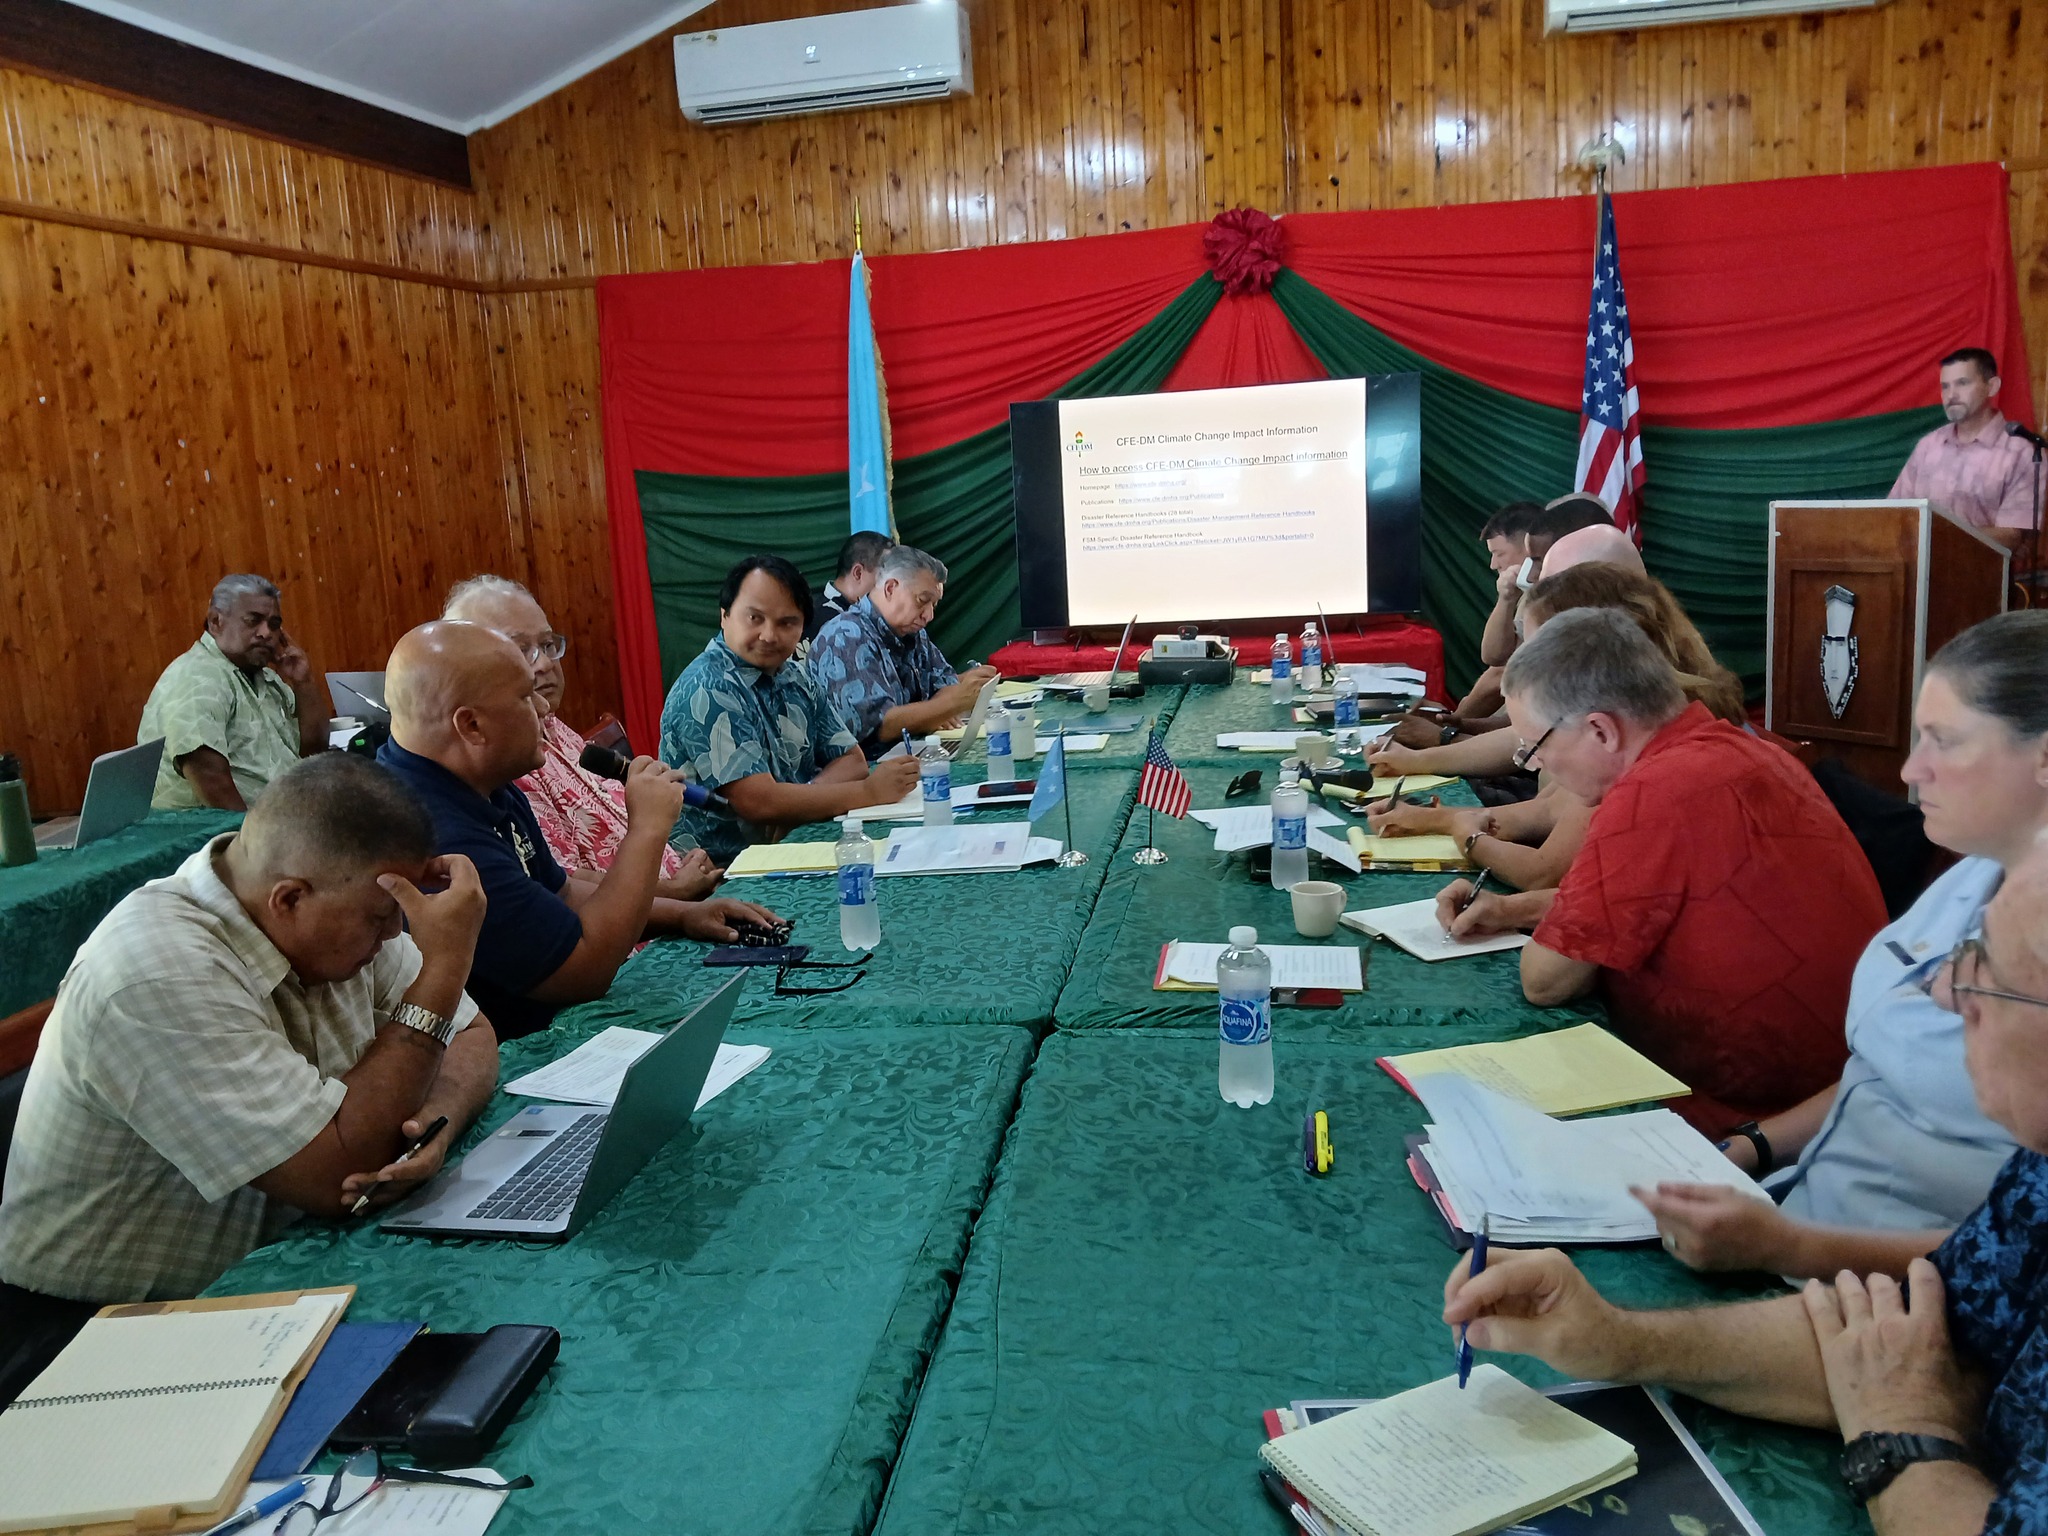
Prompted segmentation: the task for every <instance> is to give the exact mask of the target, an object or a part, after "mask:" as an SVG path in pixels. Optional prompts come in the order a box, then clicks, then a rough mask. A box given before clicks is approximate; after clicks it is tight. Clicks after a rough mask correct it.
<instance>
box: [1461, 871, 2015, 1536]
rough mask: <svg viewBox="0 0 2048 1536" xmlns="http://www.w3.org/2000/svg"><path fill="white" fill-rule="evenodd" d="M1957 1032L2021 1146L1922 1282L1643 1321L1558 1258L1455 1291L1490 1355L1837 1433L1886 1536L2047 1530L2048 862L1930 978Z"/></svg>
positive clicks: (1857, 1491) (1493, 1267)
mask: <svg viewBox="0 0 2048 1536" xmlns="http://www.w3.org/2000/svg"><path fill="white" fill-rule="evenodd" d="M1930 983H1931V992H1932V995H1933V997H1934V999H1935V1001H1936V1002H1938V1003H1941V1004H1942V1005H1943V1006H1944V1007H1949V1008H1953V1009H1954V1010H1955V1011H1956V1012H1958V1013H1959V1014H1961V1016H1962V1019H1963V1030H1964V1049H1965V1052H1966V1056H1967V1060H1968V1064H1969V1069H1970V1080H1971V1083H1972V1084H1973V1085H1974V1086H1975V1088H1976V1093H1977V1100H1978V1103H1979V1104H1980V1105H1981V1106H1982V1107H1983V1110H1984V1112H1985V1114H1987V1115H1988V1116H1990V1117H1991V1119H1993V1120H1994V1121H1996V1122H1997V1123H1998V1124H1999V1125H2001V1126H2003V1127H2004V1128H2005V1129H2006V1130H2007V1131H2009V1132H2011V1133H2012V1135H2013V1138H2014V1139H2015V1140H2016V1141H2017V1142H2018V1143H2019V1148H2020V1149H2019V1150H2018V1151H2016V1152H2014V1153H2013V1155H2012V1157H2011V1159H2010V1160H2009V1161H2008V1162H2007V1163H2006V1165H2005V1167H2004V1169H2003V1170H2002V1171H2001V1172H2000V1173H1999V1175H1998V1179H1997V1182H1996V1183H1994V1184H1993V1185H1992V1188H1991V1194H1990V1196H1989V1198H1987V1199H1986V1200H1985V1202H1984V1204H1983V1205H1981V1206H1979V1207H1978V1208H1977V1210H1976V1211H1975V1212H1974V1213H1972V1214H1971V1216H1970V1217H1969V1218H1968V1219H1967V1220H1965V1221H1964V1222H1963V1224H1962V1225H1961V1226H1960V1227H1958V1228H1957V1229H1956V1230H1955V1232H1954V1233H1953V1234H1952V1235H1951V1236H1950V1237H1949V1239H1948V1240H1947V1241H1946V1242H1945V1243H1943V1244H1942V1245H1941V1247H1940V1248H1938V1249H1937V1250H1936V1251H1935V1253H1934V1255H1933V1257H1932V1259H1915V1260H1914V1261H1913V1263H1912V1265H1911V1267H1910V1269H1909V1270H1908V1272H1907V1284H1906V1285H1905V1286H1901V1285H1899V1284H1898V1283H1897V1282H1896V1281H1894V1280H1891V1279H1889V1278H1887V1277H1885V1276H1883V1275H1872V1276H1870V1277H1869V1278H1868V1279H1867V1280H1866V1279H1863V1278H1859V1277H1858V1276H1857V1275H1855V1274H1853V1273H1851V1272H1849V1271H1847V1270H1844V1271H1843V1272H1842V1273H1841V1274H1839V1275H1837V1276H1836V1277H1835V1282H1834V1284H1833V1285H1832V1286H1828V1285H1824V1284H1823V1283H1822V1282H1821V1281H1819V1280H1809V1281H1808V1282H1807V1284H1806V1288H1805V1290H1804V1291H1803V1292H1802V1293H1801V1294H1800V1295H1797V1296H1784V1297H1779V1298H1777V1299H1775V1300H1771V1301H1757V1302H1746V1303H1741V1304H1738V1305H1735V1306H1727V1307H1697V1308H1693V1309H1691V1310H1688V1311H1678V1312H1632V1311H1626V1310H1624V1309H1622V1308H1619V1307H1616V1306H1613V1305H1612V1304H1610V1303H1609V1302H1607V1301H1606V1300H1605V1299H1603V1298H1602V1297H1601V1296H1600V1294H1599V1293H1598V1292H1597V1291H1595V1290H1594V1289H1593V1287H1592V1286H1591V1284H1589V1283H1588V1282H1587V1280H1586V1279H1585V1277H1584V1276H1583V1275H1581V1274H1580V1273H1579V1271H1578V1270H1577V1269H1576V1268H1575V1267H1574V1266H1573V1264H1572V1262H1571V1260H1570V1259H1568V1258H1566V1257H1565V1255H1563V1254H1562V1253H1559V1252H1557V1251H1556V1250H1554V1249H1549V1250H1544V1251H1541V1252H1533V1253H1514V1254H1509V1255H1507V1256H1505V1257H1501V1258H1498V1259H1496V1260H1495V1262H1493V1263H1491V1264H1489V1265H1488V1266H1487V1267H1486V1269H1485V1271H1484V1272H1483V1273H1481V1274H1479V1275H1477V1276H1472V1275H1469V1274H1468V1273H1467V1268H1468V1264H1469V1261H1466V1262H1461V1263H1460V1264H1459V1265H1458V1267H1457V1268H1456V1269H1454V1270H1453V1271H1452V1272H1451V1276H1450V1279H1449V1280H1448V1281H1447V1282H1446V1283H1445V1286H1444V1302H1445V1305H1444V1320H1445V1321H1446V1322H1448V1323H1451V1324H1454V1325H1455V1324H1459V1323H1468V1324H1469V1325H1470V1339H1471V1343H1472V1345H1473V1347H1474V1348H1476V1349H1494V1350H1508V1351H1512V1352H1515V1353H1518V1354H1530V1355H1535V1356H1537V1357H1538V1358H1540V1359H1542V1360H1544V1361H1547V1362H1548V1363H1549V1364H1551V1365H1552V1366H1555V1367H1556V1368H1557V1369H1559V1370H1561V1371H1564V1372H1565V1373H1567V1374H1568V1375H1572V1376H1578V1377H1589V1378H1594V1379H1599V1380H1607V1381H1640V1382H1653V1381H1654V1382H1663V1383H1666V1384H1669V1385H1671V1386H1674V1387H1678V1388H1680V1389H1681V1390H1683V1391H1685V1392H1687V1393H1690V1394H1691V1395H1692V1396H1694V1397H1699V1398H1703V1399H1705V1400H1706V1401H1708V1402H1711V1403H1715V1404H1717V1405H1719V1406H1720V1407H1723V1408H1726V1409H1730V1410H1732V1411H1734V1412H1737V1413H1750V1414H1755V1415H1757V1416H1759V1417H1761V1418H1769V1419H1777V1420H1780V1421H1782V1422H1785V1423H1791V1424H1805V1425H1811V1426H1814V1427H1817V1428H1835V1429H1839V1430H1840V1432H1841V1434H1842V1438H1843V1439H1844V1440H1845V1441H1846V1442H1848V1444H1847V1448H1846V1449H1845V1451H1844V1452H1843V1458H1842V1459H1843V1469H1842V1470H1843V1477H1844V1479H1845V1480H1846V1481H1847V1482H1848V1484H1849V1487H1850V1491H1851V1492H1852V1494H1854V1495H1855V1496H1856V1497H1857V1498H1858V1499H1859V1500H1862V1501H1865V1502H1867V1504H1868V1507H1869V1510H1870V1516H1871V1523H1872V1525H1873V1526H1874V1527H1875V1528H1876V1530H1877V1531H1878V1532H1879V1536H1906V1533H1908V1532H1911V1533H1913V1536H1926V1533H1931V1532H1977V1531H1983V1532H1989V1533H1994V1536H2020V1533H2023V1532H2040V1531H2044V1530H2048V1156H2044V1155H2043V1154H2044V1152H2048V846H2042V845H2038V844H2037V846H2036V848H2035V850H2034V851H2033V853H2032V854H2031V855H2030V856H2029V857H2028V859H2027V860H2026V862H2025V863H2023V864H2021V865H2019V866H2017V867H2015V868H2014V869H2013V870H2012V872H2011V874H2010V875H2009V877H2008V878H2007V880H2006V882H2005V885H2004V887H2003V888H2002V889H2001V890H2000V891H1999V893H1998V895H1997V896H1996V897H1995V898H1993V900H1992V901H1991V903H1990V905H1989V906H1987V907H1986V908H1985V909H1984V925H1983V931H1982V935H1981V937H1978V938H1970V939H1965V940H1964V941H1963V942H1962V943H1961V944H1959V945H1957V946H1956V947H1955V949H1954V950H1953V951H1952V952H1951V955H1950V958H1949V959H1948V960H1947V961H1945V962H1944V963H1943V964H1942V965H1941V966H1940V967H1939V968H1938V969H1937V970H1936V971H1935V973H1934V975H1933V976H1932V977H1930Z"/></svg>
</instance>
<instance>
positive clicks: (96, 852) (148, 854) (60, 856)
mask: <svg viewBox="0 0 2048 1536" xmlns="http://www.w3.org/2000/svg"><path fill="white" fill-rule="evenodd" d="M241 820H242V813H241V812H240V811H153V812H151V813H150V815H149V816H147V817H145V818H144V819H143V820H141V821H139V822H137V823H136V824H135V825H134V826H132V827H126V828H124V829H122V830H121V831H119V832H116V833H115V834H114V835H113V836H112V837H103V838H101V839H100V840H99V841H98V842H96V843H90V844H88V845H87V846H85V847H84V848H79V849H75V850H66V849H54V848H52V849H45V850H44V851H43V852H42V854H41V855H40V856H39V857H38V858H37V859H36V861H35V863H33V864H24V865H22V866H20V867H19V868H16V869H0V1016H4V1015H6V1014H10V1013H18V1012H20V1011H21V1010H22V1009H24V1008H27V1007H30V1006H31V1005H33V1004H35V1003H39V1002H41V1001H42V1000H43V999H44V998H46V997H54V996H55V995H56V992H57V983H58V982H60V981H62V980H63V979H64V972H65V971H66V970H68V969H69V968H70V966H71V957H72V956H73V955H74V954H76V953H77V952H78V946H79V945H81V944H83V943H84V942H85V941H86V938H87V936H88V935H90V934H91V933H92V931H93V929H95V928H97V927H98V926H99V922H100V919H101V918H103V917H105V916H106V915H107V914H108V913H109V912H111V911H113V909H114V908H115V906H116V905H118V904H119V902H120V901H121V898H122V897H124V896H126V895H127V894H128V893H129V892H130V891H132V890H134V889H136V888H137V887H138V886H141V885H144V884H147V883H148V882H149V881H151V880H157V879H161V878H162V877H163V876H165V875H168V874H169V873H170V872H171V871H172V870H174V869H176V868H177V867H178V866H179V865H180V864H182V863H184V862H185V860H186V858H187V857H188V856H189V855H190V854H191V853H192V852H193V851H194V850H196V849H197V848H198V847H199V845H200V844H202V843H204V842H205V841H206V840H207V839H208V838H210V837H212V836H213V835H214V834H215V833H217V832H226V831H228V830H230V829H232V828H234V827H236V826H239V825H240V824H241Z"/></svg>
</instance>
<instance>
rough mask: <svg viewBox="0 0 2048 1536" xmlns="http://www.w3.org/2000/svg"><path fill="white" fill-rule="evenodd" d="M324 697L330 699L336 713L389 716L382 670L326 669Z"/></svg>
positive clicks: (373, 717) (369, 717)
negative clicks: (337, 670)
mask: <svg viewBox="0 0 2048 1536" xmlns="http://www.w3.org/2000/svg"><path fill="white" fill-rule="evenodd" d="M327 697H328V698H329V699H331V700H332V701H333V702H334V712H335V713H336V714H337V715H351V716H353V717H354V718H356V719H358V720H366V721H386V720H389V719H390V718H391V706H390V705H388V704H386V703H385V702H384V674H383V673H382V672H330V673H328V674H327Z"/></svg>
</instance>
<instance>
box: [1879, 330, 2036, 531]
mask: <svg viewBox="0 0 2048 1536" xmlns="http://www.w3.org/2000/svg"><path fill="white" fill-rule="evenodd" d="M1998 384H1999V379H1998V362H1997V359H1995V358H1993V357H1992V355H1991V354H1990V353H1989V352H1987V351H1985V350H1984V349H1983V348H1982V347H1964V348H1963V349H1962V350H1961V351H1960V352H1951V353H1949V355H1948V356H1947V357H1944V358H1943V359H1942V360H1941V408H1942V410H1943V411H1944V412H1946V413H1947V415H1948V425H1947V426H1944V427H1936V428H1935V429H1934V430H1933V431H1932V432H1930V433H1928V434H1927V435H1926V436H1925V437H1923V438H1921V439H1920V441H1919V442H1918V443H1916V444H1914V446H1913V452H1912V455H1911V456H1910V457H1909V458H1908V459H1907V460H1906V467H1905V468H1904V469H1902V470H1900V471H1899V478H1898V480H1897V481H1896V482H1894V483H1893V485H1892V495H1893V497H1895V498H1897V499H1901V500H1920V499H1925V500H1926V501H1928V502H1930V503H1932V504H1933V505H1934V507H1935V508H1936V509H1937V510H1938V511H1942V512H1946V513H1948V515H1949V516H1951V517H1953V518H1955V519H1957V520H1958V521H1960V522H1965V523H1968V524H1970V525H1971V526H1972V527H1974V528H1977V529H1979V530H1980V531H1982V532H1983V534H1984V535H1985V537H1987V538H1990V539H1995V540H1996V541H1997V542H1998V543H2000V544H2003V545H2004V546H2005V547H2006V548H2007V549H2013V550H2016V549H2018V548H2020V547H2021V545H2022V544H2024V543H2025V542H2026V541H2027V539H2028V537H2029V536H2030V534H2031V532H2032V530H2033V527H2034V454H2033V449H2032V447H2031V445H2029V444H2028V443H2027V442H2026V440H2025V439H2023V438H2018V437H2008V436H2007V435H2006V422H2005V417H2004V415H2003V414H2002V413H2001V412H2000V411H1999V409H1998V406H1997V404H1996V403H1995V402H1996V401H1997V398H1998Z"/></svg>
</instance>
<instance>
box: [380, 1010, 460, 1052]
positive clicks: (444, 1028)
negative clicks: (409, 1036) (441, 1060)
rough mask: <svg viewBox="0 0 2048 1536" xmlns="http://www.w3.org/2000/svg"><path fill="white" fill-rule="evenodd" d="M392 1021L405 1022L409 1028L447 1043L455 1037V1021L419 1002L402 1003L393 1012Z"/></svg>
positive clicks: (440, 1042) (431, 1038) (442, 1043)
mask: <svg viewBox="0 0 2048 1536" xmlns="http://www.w3.org/2000/svg"><path fill="white" fill-rule="evenodd" d="M391 1022H392V1023H394V1024H403V1025H404V1026H405V1027H406V1028H407V1029H416V1030H418V1031H419V1032H420V1033H421V1034H423V1035H425V1036H426V1037H427V1038H428V1039H430V1040H433V1041H435V1042H437V1043H439V1044H441V1045H446V1044H447V1043H448V1042H449V1041H450V1040H453V1039H454V1038H455V1021H454V1020H453V1019H447V1018H443V1017H442V1016H441V1015H440V1014H438V1013H436V1012H434V1010H433V1009H431V1008H422V1007H421V1006H420V1005H419V1004H418V1003H400V1004H399V1005H398V1007H397V1008H396V1009H395V1010H394V1011H393V1012H392V1015H391Z"/></svg>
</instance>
